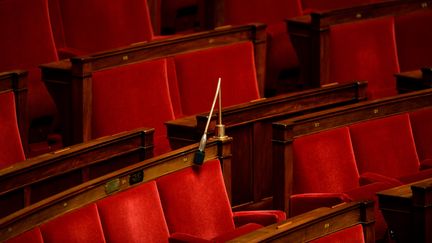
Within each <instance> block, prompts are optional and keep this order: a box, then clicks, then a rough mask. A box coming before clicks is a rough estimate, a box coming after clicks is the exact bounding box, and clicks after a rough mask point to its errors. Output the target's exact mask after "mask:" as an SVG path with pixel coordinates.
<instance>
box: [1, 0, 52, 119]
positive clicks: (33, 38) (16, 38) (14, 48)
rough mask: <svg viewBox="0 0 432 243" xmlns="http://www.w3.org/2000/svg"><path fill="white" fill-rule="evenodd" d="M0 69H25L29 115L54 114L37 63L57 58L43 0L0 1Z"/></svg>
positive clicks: (31, 117) (32, 116)
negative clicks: (27, 74)
mask: <svg viewBox="0 0 432 243" xmlns="http://www.w3.org/2000/svg"><path fill="white" fill-rule="evenodd" d="M0 29H1V31H2V33H3V34H2V37H1V38H0V53H1V58H0V72H2V71H10V70H15V69H27V70H29V77H28V79H29V82H28V89H29V91H28V104H29V118H30V120H33V119H34V118H39V117H42V116H54V114H55V112H56V108H55V105H54V102H53V101H52V98H51V97H50V95H49V94H48V91H47V90H46V87H45V85H44V84H43V82H42V81H41V76H40V71H39V69H38V68H37V67H38V65H40V64H43V63H48V62H53V61H57V60H58V58H57V52H56V47H55V44H54V39H53V35H52V32H51V23H50V19H49V15H48V4H47V0H33V1H27V0H4V1H0Z"/></svg>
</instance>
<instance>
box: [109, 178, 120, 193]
mask: <svg viewBox="0 0 432 243" xmlns="http://www.w3.org/2000/svg"><path fill="white" fill-rule="evenodd" d="M119 189H120V179H119V178H117V179H114V180H112V181H109V182H107V183H106V184H105V192H106V193H107V194H110V193H113V192H115V191H118V190H119Z"/></svg>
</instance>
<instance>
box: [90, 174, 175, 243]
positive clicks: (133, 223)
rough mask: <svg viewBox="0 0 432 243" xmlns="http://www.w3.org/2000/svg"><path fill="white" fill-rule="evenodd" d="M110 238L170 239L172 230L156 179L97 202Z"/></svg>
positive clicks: (126, 240) (123, 240) (138, 239)
mask: <svg viewBox="0 0 432 243" xmlns="http://www.w3.org/2000/svg"><path fill="white" fill-rule="evenodd" d="M97 207H98V210H99V215H100V218H101V222H102V227H103V229H104V233H105V239H106V241H108V242H167V241H168V237H169V233H168V227H167V224H166V222H165V218H164V215H163V211H162V205H161V203H160V199H159V194H158V191H157V188H156V182H154V181H151V182H148V183H145V184H142V185H139V186H138V187H135V188H132V189H129V190H127V191H125V192H121V193H118V194H116V195H113V196H110V197H107V198H105V199H103V200H101V201H99V202H97Z"/></svg>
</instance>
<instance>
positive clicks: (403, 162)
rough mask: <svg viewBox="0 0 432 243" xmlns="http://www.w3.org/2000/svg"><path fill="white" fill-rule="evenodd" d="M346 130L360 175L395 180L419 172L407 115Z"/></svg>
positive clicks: (369, 122)
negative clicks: (382, 176) (370, 173)
mask: <svg viewBox="0 0 432 243" xmlns="http://www.w3.org/2000/svg"><path fill="white" fill-rule="evenodd" d="M349 129H350V134H351V139H352V144H353V147H354V152H355V156H356V161H357V166H358V168H359V172H360V174H362V173H364V172H375V173H378V174H382V175H385V176H388V177H393V178H398V177H401V176H404V175H408V174H412V173H415V172H418V171H419V166H420V164H419V160H418V157H417V153H416V148H415V145H414V139H413V136H412V132H411V126H410V121H409V116H408V114H402V115H395V116H391V117H387V118H382V119H376V120H371V121H366V122H361V123H359V124H355V125H352V126H350V128H349Z"/></svg>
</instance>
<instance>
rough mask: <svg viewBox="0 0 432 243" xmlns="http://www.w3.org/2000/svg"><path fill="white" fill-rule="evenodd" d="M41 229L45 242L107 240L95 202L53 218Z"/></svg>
mask: <svg viewBox="0 0 432 243" xmlns="http://www.w3.org/2000/svg"><path fill="white" fill-rule="evenodd" d="M40 229H41V232H42V237H43V239H44V242H105V238H104V235H103V230H102V225H101V222H100V219H99V214H98V210H97V207H96V205H95V204H90V205H89V206H86V207H84V208H80V209H78V210H75V211H72V212H71V213H67V214H65V215H62V216H60V217H58V218H56V219H53V220H51V221H49V222H47V223H45V224H43V225H42V226H41V227H40Z"/></svg>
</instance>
